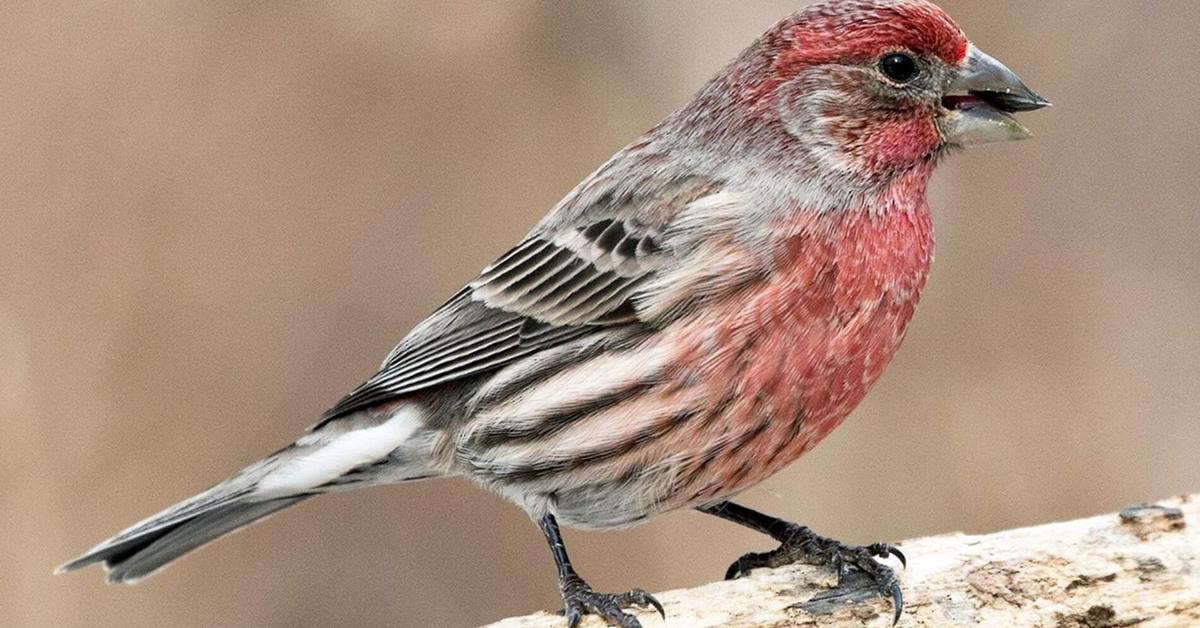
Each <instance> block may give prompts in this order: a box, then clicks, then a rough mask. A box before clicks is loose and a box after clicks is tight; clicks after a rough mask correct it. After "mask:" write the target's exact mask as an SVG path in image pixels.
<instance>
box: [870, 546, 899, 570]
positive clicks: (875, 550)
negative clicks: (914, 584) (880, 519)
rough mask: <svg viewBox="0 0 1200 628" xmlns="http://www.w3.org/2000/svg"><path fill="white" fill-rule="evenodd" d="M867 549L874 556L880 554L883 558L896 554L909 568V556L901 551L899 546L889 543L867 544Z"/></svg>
mask: <svg viewBox="0 0 1200 628" xmlns="http://www.w3.org/2000/svg"><path fill="white" fill-rule="evenodd" d="M866 549H867V551H868V552H870V553H871V554H872V555H873V556H878V557H879V558H882V559H884V560H887V559H888V558H891V557H892V556H895V557H896V558H897V559H898V560H899V561H900V564H901V565H903V566H904V568H905V569H907V568H908V558H906V557H905V556H904V552H901V551H900V549H899V548H897V547H895V546H893V545H888V544H887V543H876V544H874V545H869V546H867V548H866Z"/></svg>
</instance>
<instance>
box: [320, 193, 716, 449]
mask: <svg viewBox="0 0 1200 628" xmlns="http://www.w3.org/2000/svg"><path fill="white" fill-rule="evenodd" d="M593 179H595V177H593ZM717 187H718V186H717V185H716V184H715V183H713V182H709V181H704V180H701V179H697V178H695V177H689V178H685V179H676V180H667V181H663V182H658V183H657V184H656V185H648V186H645V187H643V188H640V190H641V192H640V193H639V194H632V193H626V195H625V196H624V197H620V198H618V197H617V196H615V195H614V194H613V193H612V192H611V191H608V192H604V191H602V190H590V191H589V190H588V189H587V186H586V184H585V186H584V188H582V191H581V190H577V191H576V192H575V193H574V194H573V195H572V196H571V197H568V199H567V200H566V201H564V206H560V208H559V209H558V212H559V213H561V214H562V215H563V216H564V218H563V224H559V225H555V226H547V224H546V223H545V221H544V222H543V225H541V226H539V228H538V229H536V230H535V231H534V232H533V233H532V234H531V235H530V236H529V237H527V238H526V239H525V240H524V241H522V242H521V243H520V244H519V245H517V246H516V247H514V248H513V249H511V250H510V251H508V252H507V253H505V254H504V255H502V256H501V257H500V258H499V259H497V261H496V262H495V263H493V264H492V265H490V266H488V267H487V268H485V269H484V270H483V272H481V273H480V275H479V277H478V278H477V279H476V280H475V281H473V282H471V283H470V284H469V285H468V286H467V287H466V288H464V289H463V290H461V291H460V292H459V293H457V294H456V295H455V296H454V297H453V298H451V299H450V300H449V301H447V302H446V303H445V304H444V305H443V306H442V307H441V308H439V309H438V310H437V311H436V312H434V313H433V314H432V315H431V316H430V317H429V318H427V319H425V321H423V322H422V323H421V324H420V325H418V326H417V327H416V328H414V329H413V331H412V332H411V333H409V335H408V336H407V337H405V339H404V340H403V341H401V342H400V344H399V345H397V346H396V348H395V349H393V350H392V351H391V353H389V354H388V357H387V359H385V360H384V362H383V365H382V366H381V367H380V370H379V371H378V372H377V373H376V374H375V375H374V376H372V377H371V378H370V379H368V380H367V381H366V382H365V383H363V384H362V385H361V386H359V387H358V388H356V389H355V390H354V391H352V392H351V393H350V394H349V395H347V396H346V397H344V398H343V399H342V400H341V401H339V402H338V403H337V404H336V405H335V406H333V408H331V409H330V410H329V411H327V412H326V413H325V414H324V415H323V416H322V419H321V421H320V422H319V423H318V424H317V425H316V426H314V429H316V428H319V427H320V426H322V425H324V424H325V423H327V422H329V421H331V420H333V419H336V418H338V417H340V416H344V415H346V414H349V413H351V412H354V411H356V410H359V409H362V408H366V407H369V406H371V405H374V404H377V403H380V402H383V401H386V400H389V399H392V398H395V397H398V396H401V395H406V394H410V393H414V392H417V391H420V390H424V389H428V388H431V387H434V386H438V385H441V384H444V383H447V382H451V381H455V380H459V379H463V378H467V377H471V376H474V375H478V374H481V373H485V372H488V371H492V370H495V369H498V368H501V367H503V366H505V365H507V364H510V363H512V362H514V361H516V360H520V359H522V358H525V357H528V356H530V355H533V354H535V353H537V352H539V351H542V350H545V349H548V348H551V347H555V346H558V345H561V344H563V343H566V342H571V341H573V340H576V339H579V338H582V337H584V336H587V335H589V334H594V333H597V332H598V331H600V330H601V329H603V328H604V327H606V326H611V325H630V324H639V322H640V321H639V319H638V316H637V310H636V308H635V307H634V304H633V299H634V298H635V297H636V295H637V293H638V289H639V288H640V287H641V286H643V285H645V284H646V283H647V282H649V281H650V280H652V279H653V278H654V277H655V275H656V273H657V272H658V271H660V270H661V269H662V268H663V267H664V266H665V265H667V264H669V263H670V261H671V260H672V251H671V250H670V249H669V247H664V246H662V245H661V244H660V242H661V240H660V231H661V230H662V229H663V228H664V227H665V226H666V225H667V223H668V222H669V220H670V218H671V217H672V216H674V215H675V214H676V213H678V212H679V211H680V210H681V209H682V208H683V207H685V206H686V205H687V204H689V203H691V202H693V201H694V200H696V199H698V198H700V197H703V196H706V195H708V194H710V193H711V192H712V191H713V190H714V189H715V188H717ZM589 199H590V200H589ZM572 202H575V203H582V204H583V205H585V206H586V207H585V208H584V209H582V210H580V209H579V207H575V208H574V209H572V207H571V203H572ZM639 216H640V217H642V218H641V219H640V220H639V219H638V218H637V217H639ZM645 217H653V221H651V222H648V220H647V218H645Z"/></svg>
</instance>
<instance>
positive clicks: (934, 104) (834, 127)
mask: <svg viewBox="0 0 1200 628" xmlns="http://www.w3.org/2000/svg"><path fill="white" fill-rule="evenodd" d="M748 53H749V54H750V55H751V56H747V57H743V59H742V60H741V61H742V62H749V63H743V64H742V65H741V66H740V67H739V65H738V64H736V63H735V65H734V66H731V68H730V70H729V71H730V72H732V73H733V76H732V77H727V79H728V78H732V81H731V82H729V83H726V85H727V86H730V87H734V89H736V90H739V92H740V93H738V94H737V96H736V98H737V100H740V101H741V102H742V103H744V104H745V106H747V107H748V108H750V109H752V110H755V111H757V112H758V113H759V114H760V115H762V116H765V117H767V118H769V119H771V120H773V121H774V122H775V123H777V125H778V126H782V128H784V129H786V132H787V134H789V135H790V136H791V137H792V138H794V139H795V140H798V142H794V144H795V145H797V146H800V147H802V149H803V150H805V151H806V152H808V159H809V160H810V163H812V162H815V163H814V164H813V165H815V166H817V167H818V168H821V169H823V170H827V171H830V173H831V174H832V173H834V172H837V173H841V174H843V175H849V176H852V177H855V176H857V177H861V176H863V175H866V176H868V177H869V178H871V179H878V178H879V177H883V178H888V177H890V176H893V175H895V174H898V173H901V172H904V171H908V170H911V169H912V168H913V167H915V166H918V165H920V164H931V163H932V162H933V161H934V160H935V158H936V157H937V156H938V155H940V154H942V153H944V152H945V151H946V149H948V148H951V147H957V146H967V145H973V144H982V143H987V142H1000V141H1008V140H1018V139H1024V138H1026V137H1029V131H1027V130H1026V129H1025V128H1024V127H1023V126H1021V125H1020V124H1019V123H1018V122H1017V121H1016V119H1015V118H1014V117H1013V116H1012V114H1013V113H1015V112H1020V111H1032V110H1035V109H1040V108H1042V107H1045V106H1047V105H1048V104H1049V103H1048V102H1046V101H1045V100H1043V99H1042V98H1041V97H1040V96H1038V95H1037V94H1035V93H1034V92H1033V91H1032V90H1030V89H1029V88H1028V87H1026V86H1025V84H1024V83H1022V82H1021V80H1020V79H1019V78H1018V77H1017V75H1016V74H1014V73H1013V72H1012V71H1011V70H1009V69H1008V68H1006V67H1005V66H1004V65H1003V64H1001V63H1000V62H999V61H996V60H995V59H993V58H992V57H990V56H988V55H986V54H984V53H983V52H982V51H980V50H979V49H978V48H976V47H975V46H974V45H973V44H971V42H970V41H969V40H968V39H967V37H966V35H965V34H964V33H963V32H962V30H961V29H960V28H959V27H958V25H957V24H956V23H955V22H954V21H953V20H952V19H951V18H950V16H948V15H947V14H946V13H945V12H944V11H942V10H941V9H940V8H938V7H937V6H935V5H933V4H932V3H930V2H927V1H926V0H828V1H825V2H820V3H818V4H814V5H812V6H810V7H808V8H806V9H804V10H803V11H801V12H799V13H797V14H795V15H793V16H791V17H789V18H787V19H785V20H783V21H782V22H780V23H779V24H777V25H776V26H775V27H774V28H772V29H771V30H770V31H768V32H767V33H766V34H765V35H764V36H763V38H762V39H761V40H760V42H759V44H758V45H757V46H756V47H755V48H752V49H751V51H748Z"/></svg>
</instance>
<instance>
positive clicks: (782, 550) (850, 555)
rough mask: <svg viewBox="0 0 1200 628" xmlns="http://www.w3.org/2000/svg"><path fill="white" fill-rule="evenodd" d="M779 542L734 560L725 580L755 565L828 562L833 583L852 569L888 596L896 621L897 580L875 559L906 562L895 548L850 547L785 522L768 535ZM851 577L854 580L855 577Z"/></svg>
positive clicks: (898, 608)
mask: <svg viewBox="0 0 1200 628" xmlns="http://www.w3.org/2000/svg"><path fill="white" fill-rule="evenodd" d="M772 536H775V538H776V539H779V540H780V541H781V542H782V543H781V545H780V546H779V548H778V549H775V550H773V551H770V552H763V553H754V552H751V553H749V554H746V555H744V556H742V557H741V558H739V559H737V560H736V561H734V563H733V564H732V565H730V566H729V569H728V570H726V572H725V579H726V580H733V579H734V578H740V577H742V576H744V575H746V574H748V573H750V570H752V569H757V568H759V567H779V566H782V565H790V564H793V563H806V564H810V565H828V566H830V567H833V569H834V571H835V572H836V573H837V586H838V587H841V586H842V584H843V583H844V582H845V579H846V576H847V575H848V574H850V573H851V571H852V570H855V571H858V572H859V573H861V574H862V575H863V576H865V580H866V581H867V583H868V585H869V586H870V587H871V588H872V589H874V590H875V592H877V593H878V595H880V596H882V597H885V598H891V600H892V605H893V608H894V610H895V616H894V619H893V623H895V622H897V621H899V620H900V614H901V612H902V611H903V610H904V597H903V594H902V593H901V590H900V581H899V580H898V579H897V578H896V574H895V572H894V571H892V569H891V568H890V567H888V566H887V565H884V564H882V563H880V562H879V561H877V560H875V559H876V558H883V559H887V558H890V557H892V556H895V557H896V558H898V559H899V560H900V563H901V564H902V565H904V566H908V561H907V560H906V559H905V557H904V553H903V552H901V551H900V550H899V549H897V548H895V547H893V546H891V545H887V544H885V543H875V544H873V545H866V546H863V547H851V546H849V545H845V544H843V543H840V542H838V541H835V540H833V539H828V538H825V537H823V536H819V535H817V534H816V533H814V532H813V531H812V530H810V529H808V528H807V527H804V526H800V525H795V524H788V527H787V528H785V529H784V530H783V531H781V532H780V533H779V534H772ZM855 580H858V579H857V578H856V579H855Z"/></svg>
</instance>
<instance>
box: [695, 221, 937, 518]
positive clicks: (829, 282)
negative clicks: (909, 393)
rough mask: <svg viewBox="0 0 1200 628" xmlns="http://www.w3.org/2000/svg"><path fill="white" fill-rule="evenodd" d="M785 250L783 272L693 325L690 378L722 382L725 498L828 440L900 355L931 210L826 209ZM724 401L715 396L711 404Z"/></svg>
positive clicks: (929, 248)
mask: <svg viewBox="0 0 1200 628" xmlns="http://www.w3.org/2000/svg"><path fill="white" fill-rule="evenodd" d="M799 227H800V228H797V229H795V230H794V233H795V235H792V236H789V237H787V238H785V239H784V240H782V241H781V242H780V243H779V245H778V247H777V252H776V255H777V259H776V264H775V270H774V272H773V273H771V274H770V275H769V276H768V277H767V278H765V279H764V280H763V281H762V283H761V284H759V285H757V286H754V287H752V288H749V289H747V290H746V291H745V292H743V293H742V294H740V295H738V298H733V299H730V300H728V301H727V302H725V303H722V304H721V305H720V306H719V307H717V308H715V309H714V311H712V312H710V314H711V318H710V319H709V320H707V321H705V322H704V323H703V324H701V325H697V326H696V327H694V329H695V330H696V335H695V336H693V337H692V338H691V339H690V340H691V342H686V341H685V342H682V343H680V345H679V346H681V347H688V348H689V349H690V351H691V352H692V354H691V355H683V356H680V360H679V362H680V363H685V364H694V365H698V366H697V368H698V369H700V370H701V371H703V372H702V373H693V374H691V380H692V381H707V383H708V385H709V386H711V389H712V390H723V391H724V393H722V395H720V397H722V398H731V399H734V401H733V402H729V403H726V404H725V406H724V407H725V408H726V410H725V416H723V417H722V418H721V419H720V420H719V421H715V422H714V425H713V427H712V430H713V431H712V433H710V434H709V435H708V439H707V440H710V441H713V440H716V441H725V442H731V443H733V444H734V446H731V447H728V448H725V449H724V450H723V451H722V454H721V456H720V458H719V459H717V460H715V461H713V463H712V464H714V465H717V466H718V467H721V468H722V470H719V471H717V472H714V473H713V477H714V478H723V480H722V481H720V482H716V483H714V484H713V485H711V486H709V487H708V491H707V493H708V494H707V495H700V496H698V498H699V499H700V501H703V499H704V498H706V497H711V498H718V497H720V496H721V495H723V494H728V493H731V492H734V491H737V490H740V489H741V488H745V487H747V486H751V485H753V484H754V483H756V482H758V481H760V480H762V479H763V478H765V477H767V476H768V475H770V474H772V473H775V472H776V471H778V470H779V469H780V468H782V467H783V466H785V465H786V464H788V463H790V462H791V461H793V460H795V459H796V458H797V457H799V456H800V455H801V454H803V453H804V452H805V451H807V450H808V449H810V448H812V447H813V446H815V445H816V444H817V443H818V442H820V441H821V440H822V439H823V438H824V437H825V436H827V435H828V434H829V433H830V432H831V431H832V430H833V429H834V428H835V427H837V426H838V425H839V424H840V423H841V422H842V420H844V419H845V418H846V416H847V415H848V414H849V413H850V411H851V410H853V408H854V407H855V406H857V405H858V404H859V403H860V402H861V401H862V399H863V397H864V396H865V395H866V393H867V391H868V390H869V388H870V387H871V385H873V384H874V383H875V381H876V380H878V378H879V376H880V375H881V374H882V373H883V370H884V368H885V367H886V366H887V364H888V363H889V362H890V361H891V359H892V357H893V356H894V355H895V353H896V351H897V349H898V348H899V346H900V343H901V341H902V340H903V338H904V334H905V329H906V328H907V325H908V322H909V320H910V319H911V318H912V315H913V312H914V309H915V307H916V305H917V301H918V300H919V298H920V295H921V291H922V289H923V287H924V285H925V279H926V277H927V275H928V272H929V267H930V262H931V259H932V255H933V239H932V228H931V225H930V219H929V213H928V210H927V208H926V207H925V206H924V205H923V204H922V205H921V206H919V207H916V208H912V209H909V210H906V211H895V212H884V213H880V214H875V215H872V214H869V213H867V212H860V213H847V214H843V215H840V216H824V217H816V218H815V219H811V221H810V222H809V223H808V224H805V225H799ZM714 402H715V401H714Z"/></svg>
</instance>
